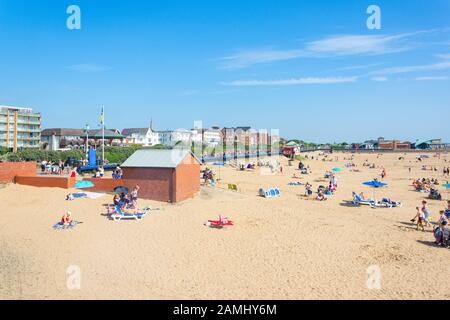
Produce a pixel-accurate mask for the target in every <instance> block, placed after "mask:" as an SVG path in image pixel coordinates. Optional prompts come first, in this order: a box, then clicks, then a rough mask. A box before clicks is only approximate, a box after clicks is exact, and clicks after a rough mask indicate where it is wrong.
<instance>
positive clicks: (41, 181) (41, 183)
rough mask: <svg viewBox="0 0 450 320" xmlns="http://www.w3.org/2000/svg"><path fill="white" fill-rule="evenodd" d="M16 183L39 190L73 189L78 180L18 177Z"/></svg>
mask: <svg viewBox="0 0 450 320" xmlns="http://www.w3.org/2000/svg"><path fill="white" fill-rule="evenodd" d="M14 182H15V183H17V184H21V185H25V186H32V187H39V188H62V189H70V188H73V186H74V184H75V182H76V179H75V178H65V177H50V176H49V177H40V176H34V177H33V176H16V178H15V180H14Z"/></svg>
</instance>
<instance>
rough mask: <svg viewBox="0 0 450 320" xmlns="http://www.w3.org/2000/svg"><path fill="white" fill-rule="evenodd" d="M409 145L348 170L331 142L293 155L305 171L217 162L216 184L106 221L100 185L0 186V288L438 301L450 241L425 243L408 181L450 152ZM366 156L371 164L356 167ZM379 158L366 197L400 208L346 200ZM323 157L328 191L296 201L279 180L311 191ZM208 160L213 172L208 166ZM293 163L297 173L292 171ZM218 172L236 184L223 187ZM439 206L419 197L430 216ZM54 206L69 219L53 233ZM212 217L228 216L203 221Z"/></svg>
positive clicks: (79, 294)
mask: <svg viewBox="0 0 450 320" xmlns="http://www.w3.org/2000/svg"><path fill="white" fill-rule="evenodd" d="M417 155H418V153H408V154H406V155H403V153H389V154H383V155H382V156H380V157H378V156H377V154H356V155H354V160H353V162H354V163H355V164H356V165H357V168H356V169H358V170H360V172H353V171H351V170H350V169H348V168H345V164H346V163H348V162H351V161H349V160H344V158H349V157H351V156H352V155H351V154H349V153H347V154H343V153H335V154H333V155H332V156H329V158H331V159H333V161H326V162H325V161H321V160H305V161H304V163H305V164H306V165H308V166H310V168H311V170H312V174H310V175H305V176H301V175H300V173H299V171H298V170H297V167H298V162H297V161H296V162H295V163H294V164H293V166H288V161H287V159H286V158H282V160H281V161H282V164H283V174H276V175H265V174H262V172H261V171H260V170H259V169H258V170H256V171H255V172H250V171H246V172H241V171H237V170H236V169H234V168H231V167H222V168H220V178H221V182H220V183H219V184H218V186H216V187H202V189H201V192H200V193H199V194H198V195H197V196H196V197H195V198H194V199H190V200H187V201H184V202H182V203H179V204H175V205H172V204H167V203H159V202H153V201H145V200H141V201H140V206H141V207H145V206H150V207H151V208H152V209H153V210H152V211H151V213H150V214H149V215H147V216H146V217H145V219H144V220H142V221H121V222H114V221H111V220H109V219H108V217H107V215H106V210H105V207H104V204H107V203H110V202H111V201H112V196H111V195H106V196H104V197H102V198H99V199H79V200H74V201H66V200H65V196H66V195H67V193H68V192H70V191H71V190H69V191H68V190H63V189H48V188H34V187H26V186H20V185H14V184H10V185H7V186H6V187H5V188H2V189H0V203H2V206H3V210H2V213H1V214H0V299H450V284H449V282H448V281H447V277H448V276H447V273H448V261H449V258H450V250H448V249H445V248H439V247H437V246H435V245H434V244H433V242H434V237H433V234H432V232H431V228H428V229H427V231H426V232H422V231H416V230H415V229H416V228H415V225H413V224H412V223H411V222H410V219H412V217H413V216H414V215H415V208H416V207H417V206H419V205H420V202H421V201H422V200H423V199H424V198H425V197H426V195H425V194H422V193H419V192H416V191H414V188H413V187H412V186H411V182H412V179H413V178H439V180H441V181H442V183H444V182H445V181H444V179H443V177H442V167H443V166H449V165H450V164H449V163H448V161H450V157H449V156H448V155H445V154H443V155H442V156H441V158H440V159H439V158H437V157H435V156H434V154H432V153H430V154H429V155H430V158H429V159H426V160H424V161H423V163H419V162H417V161H416V159H415V158H416V156H417ZM335 157H338V158H339V160H338V161H336V158H335ZM400 157H405V159H404V160H399V158H400ZM365 160H368V161H369V162H370V163H374V164H375V165H376V166H377V168H376V169H369V168H368V167H363V166H362V164H363V163H364V161H365ZM422 165H428V166H436V167H437V168H438V170H439V171H438V172H434V171H423V170H422ZM381 166H384V167H385V168H386V169H387V173H388V176H387V178H386V179H385V182H387V183H388V184H389V186H388V187H387V188H385V189H381V190H377V191H376V196H377V198H381V197H389V198H392V199H394V200H397V201H402V202H403V207H401V208H392V209H371V208H369V207H354V206H352V205H349V204H347V203H346V202H345V201H349V200H352V191H355V192H362V191H363V192H364V193H365V194H366V195H368V196H372V190H371V189H369V188H368V187H366V186H363V185H362V182H364V181H368V180H371V179H373V178H375V177H377V178H379V175H380V173H381V169H380V167H381ZM334 167H340V168H342V172H341V173H338V174H337V177H338V179H339V180H338V182H339V189H338V191H337V193H336V194H335V195H334V196H333V197H332V198H330V199H329V200H328V201H325V202H319V201H312V200H305V199H303V198H302V197H301V195H303V194H304V187H302V186H288V183H289V182H292V181H300V182H302V183H306V182H310V183H311V184H312V185H313V187H314V189H317V187H318V186H319V185H320V184H323V183H324V182H322V179H323V175H324V172H325V171H326V170H330V169H331V168H334ZM409 167H411V168H412V169H411V172H409ZM211 168H213V169H214V170H215V172H216V174H217V176H219V167H211ZM294 173H295V174H296V175H297V176H301V179H292V176H293V174H294ZM447 179H448V178H447ZM228 183H233V184H236V185H237V186H238V188H239V191H238V192H233V191H228V190H226V187H227V184H228ZM260 187H263V188H267V187H278V188H280V189H281V192H282V196H281V197H279V198H274V199H264V198H261V197H259V196H258V189H259V188H260ZM72 191H73V190H72ZM440 191H441V192H442V194H443V197H444V199H445V200H446V199H447V198H448V195H447V193H445V190H444V189H443V188H442V187H441V188H440ZM445 206H446V201H432V200H430V201H429V207H430V209H431V211H432V218H433V220H434V221H436V219H437V218H438V214H439V210H443V209H444V208H445ZM67 210H70V211H72V212H73V215H74V218H75V219H76V220H78V221H80V222H82V224H79V225H77V226H76V227H75V228H74V229H73V230H64V231H55V230H53V229H52V225H53V224H54V223H56V222H58V221H59V220H60V218H61V216H62V215H63V214H64V213H65V212H66V211H67ZM219 214H221V215H224V216H228V217H229V218H230V219H232V220H233V221H234V223H235V225H234V226H232V227H228V228H224V229H220V230H219V229H211V228H208V227H206V226H204V223H205V222H206V221H207V220H208V219H215V218H217V217H218V216H219ZM373 265H376V266H379V268H380V270H381V288H380V289H379V290H378V289H369V288H368V286H367V279H368V275H367V270H368V268H369V267H370V266H373ZM70 266H78V267H79V270H80V271H81V287H80V289H79V290H78V289H75V290H69V289H68V286H67V279H68V274H67V270H68V267H70Z"/></svg>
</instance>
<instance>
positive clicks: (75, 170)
mask: <svg viewBox="0 0 450 320" xmlns="http://www.w3.org/2000/svg"><path fill="white" fill-rule="evenodd" d="M76 176H77V167H74V168H73V169H72V172H71V173H70V177H71V178H75V177H76Z"/></svg>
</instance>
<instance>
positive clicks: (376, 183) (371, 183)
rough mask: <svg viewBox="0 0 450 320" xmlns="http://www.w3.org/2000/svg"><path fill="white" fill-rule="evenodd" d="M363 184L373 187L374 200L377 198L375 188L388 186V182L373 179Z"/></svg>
mask: <svg viewBox="0 0 450 320" xmlns="http://www.w3.org/2000/svg"><path fill="white" fill-rule="evenodd" d="M363 185H366V186H369V187H371V188H372V189H373V200H375V189H378V188H382V187H385V186H387V183H383V182H380V181H375V180H373V181H367V182H363Z"/></svg>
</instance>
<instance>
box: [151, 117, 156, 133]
mask: <svg viewBox="0 0 450 320" xmlns="http://www.w3.org/2000/svg"><path fill="white" fill-rule="evenodd" d="M150 130H152V131H155V128H153V118H150Z"/></svg>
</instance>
